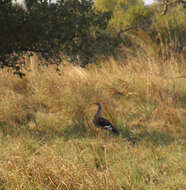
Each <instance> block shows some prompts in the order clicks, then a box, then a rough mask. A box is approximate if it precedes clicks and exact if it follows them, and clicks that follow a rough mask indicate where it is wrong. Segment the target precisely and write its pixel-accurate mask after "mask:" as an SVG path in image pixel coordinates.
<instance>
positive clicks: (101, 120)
mask: <svg viewBox="0 0 186 190" xmlns="http://www.w3.org/2000/svg"><path fill="white" fill-rule="evenodd" d="M98 122H99V125H100V126H101V127H103V128H106V129H108V130H112V124H111V123H110V122H109V121H108V120H106V119H105V118H103V117H100V118H98Z"/></svg>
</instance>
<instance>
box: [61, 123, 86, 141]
mask: <svg viewBox="0 0 186 190" xmlns="http://www.w3.org/2000/svg"><path fill="white" fill-rule="evenodd" d="M86 135H87V129H86V128H85V126H84V125H83V124H76V125H71V126H69V127H68V128H66V129H65V130H64V139H65V140H69V139H71V138H83V137H85V136H86Z"/></svg>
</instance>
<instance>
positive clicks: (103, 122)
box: [98, 117, 119, 135]
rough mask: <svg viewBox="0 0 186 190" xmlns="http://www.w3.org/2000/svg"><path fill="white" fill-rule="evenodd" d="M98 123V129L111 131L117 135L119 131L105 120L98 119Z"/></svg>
mask: <svg viewBox="0 0 186 190" xmlns="http://www.w3.org/2000/svg"><path fill="white" fill-rule="evenodd" d="M98 122H99V125H100V127H102V128H103V129H107V130H109V131H112V132H113V133H115V134H117V135H119V131H118V130H117V129H116V128H115V127H114V126H113V125H112V124H111V123H110V122H109V121H108V120H106V119H105V118H103V117H99V118H98Z"/></svg>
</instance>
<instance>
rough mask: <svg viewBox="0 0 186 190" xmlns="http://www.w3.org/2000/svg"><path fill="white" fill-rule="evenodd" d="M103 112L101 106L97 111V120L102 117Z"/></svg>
mask: <svg viewBox="0 0 186 190" xmlns="http://www.w3.org/2000/svg"><path fill="white" fill-rule="evenodd" d="M101 112H102V108H101V106H98V110H97V113H96V115H95V118H98V117H101Z"/></svg>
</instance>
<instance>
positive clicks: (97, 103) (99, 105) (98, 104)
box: [93, 102, 101, 107]
mask: <svg viewBox="0 0 186 190" xmlns="http://www.w3.org/2000/svg"><path fill="white" fill-rule="evenodd" d="M93 104H96V105H97V106H98V107H101V104H100V103H99V102H95V103H93Z"/></svg>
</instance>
